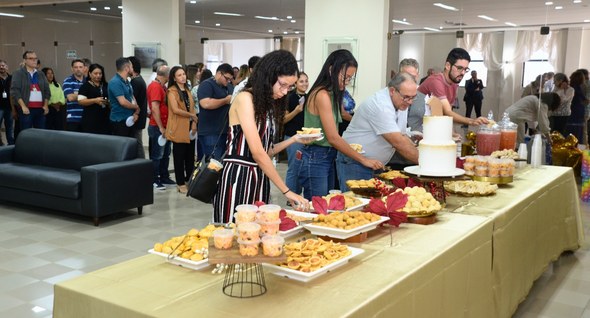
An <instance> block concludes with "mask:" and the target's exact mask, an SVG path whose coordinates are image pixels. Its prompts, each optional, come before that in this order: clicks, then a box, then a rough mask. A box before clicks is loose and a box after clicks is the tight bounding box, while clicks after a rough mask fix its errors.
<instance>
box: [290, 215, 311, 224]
mask: <svg viewBox="0 0 590 318" xmlns="http://www.w3.org/2000/svg"><path fill="white" fill-rule="evenodd" d="M287 217H288V218H290V219H291V220H293V221H295V222H301V221H309V220H311V219H312V218H308V217H305V216H299V215H294V214H292V213H287Z"/></svg>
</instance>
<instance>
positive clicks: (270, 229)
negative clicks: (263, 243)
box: [258, 220, 281, 236]
mask: <svg viewBox="0 0 590 318" xmlns="http://www.w3.org/2000/svg"><path fill="white" fill-rule="evenodd" d="M258 224H260V235H262V236H265V235H276V234H277V233H279V227H280V226H281V220H278V221H272V222H262V221H258Z"/></svg>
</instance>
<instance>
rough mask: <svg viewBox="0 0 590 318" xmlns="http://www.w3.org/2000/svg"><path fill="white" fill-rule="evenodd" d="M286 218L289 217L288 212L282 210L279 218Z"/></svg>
mask: <svg viewBox="0 0 590 318" xmlns="http://www.w3.org/2000/svg"><path fill="white" fill-rule="evenodd" d="M286 217H287V211H286V210H285V209H281V211H279V218H280V219H281V220H282V219H284V218H286Z"/></svg>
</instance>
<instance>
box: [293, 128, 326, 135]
mask: <svg viewBox="0 0 590 318" xmlns="http://www.w3.org/2000/svg"><path fill="white" fill-rule="evenodd" d="M321 132H322V129H321V128H308V127H301V130H298V131H297V134H298V135H311V134H320V133H321Z"/></svg>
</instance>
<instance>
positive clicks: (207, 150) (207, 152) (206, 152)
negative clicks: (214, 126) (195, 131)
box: [198, 134, 227, 160]
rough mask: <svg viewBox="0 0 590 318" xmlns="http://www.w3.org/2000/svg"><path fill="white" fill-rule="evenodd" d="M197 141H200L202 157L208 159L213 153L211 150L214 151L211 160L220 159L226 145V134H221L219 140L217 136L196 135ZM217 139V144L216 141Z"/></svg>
mask: <svg viewBox="0 0 590 318" xmlns="http://www.w3.org/2000/svg"><path fill="white" fill-rule="evenodd" d="M198 137H199V138H198V140H199V141H201V146H203V156H205V157H207V158H208V157H210V156H211V154H212V153H213V149H215V153H213V158H215V159H218V160H219V159H220V158H221V156H223V154H224V153H225V147H226V145H225V144H226V143H227V134H222V135H221V138H220V137H219V135H198ZM218 139H219V142H218V141H217V140H218ZM216 143H217V148H215V144H216Z"/></svg>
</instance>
